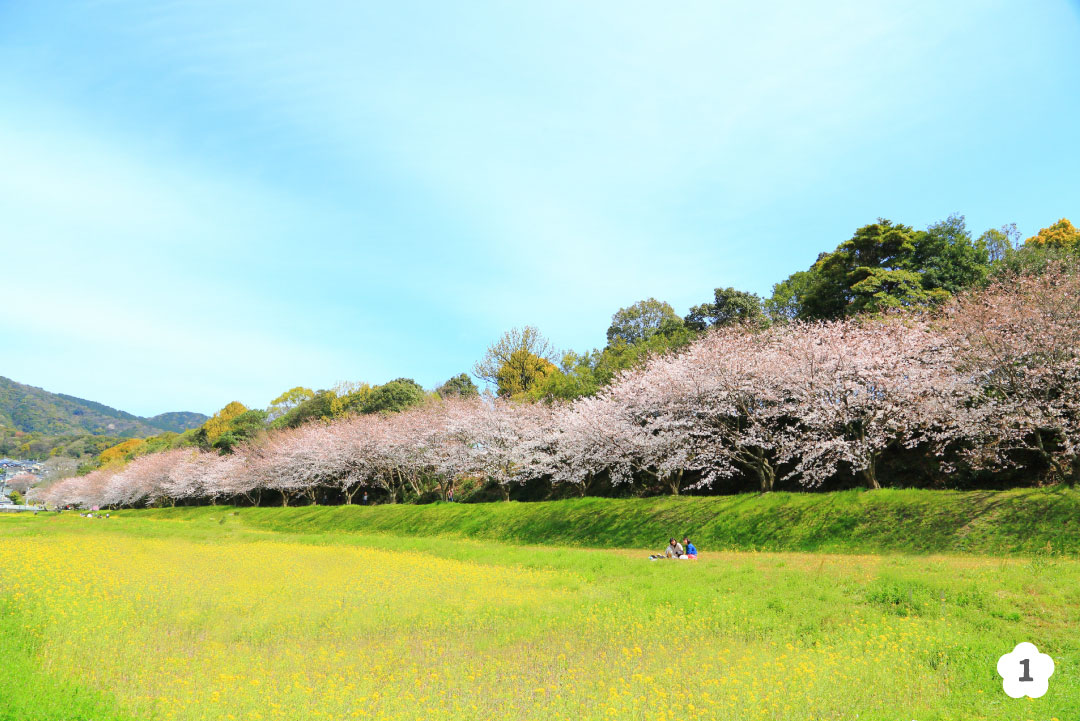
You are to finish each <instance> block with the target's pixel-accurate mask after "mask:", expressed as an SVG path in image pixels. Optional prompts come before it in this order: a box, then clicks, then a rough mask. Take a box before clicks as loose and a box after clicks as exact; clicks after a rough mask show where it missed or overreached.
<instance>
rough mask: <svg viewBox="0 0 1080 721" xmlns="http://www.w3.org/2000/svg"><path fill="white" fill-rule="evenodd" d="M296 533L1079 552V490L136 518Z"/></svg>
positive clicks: (635, 544) (192, 512)
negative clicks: (231, 521) (228, 519)
mask: <svg viewBox="0 0 1080 721" xmlns="http://www.w3.org/2000/svg"><path fill="white" fill-rule="evenodd" d="M226 511H227V512H229V513H232V512H234V511H235V512H236V513H237V514H238V516H236V519H237V520H240V521H241V522H242V523H244V524H245V525H249V526H252V527H256V528H264V529H268V530H275V531H289V532H298V533H326V532H360V533H393V534H399V535H407V536H432V535H446V536H454V537H461V538H474V539H482V540H491V541H496V542H498V541H502V542H506V543H515V544H543V545H564V546H588V547H600V548H604V547H606V548H661V547H662V546H663V545H664V543H665V542H666V539H667V538H669V537H670V536H679V537H680V538H681V537H682V536H684V535H689V536H690V538H691V539H692V540H693V541H694V542H695V543H696V544H697V545H698V547H699V548H701V549H703V550H717V549H738V550H768V551H823V552H835V553H882V552H906V553H978V554H1034V553H1046V552H1048V551H1049V552H1050V553H1053V554H1054V555H1057V554H1077V553H1080V491H1076V490H1071V489H1065V488H1049V489H1022V490H1013V491H994V492H989V491H977V492H976V491H969V492H956V491H927V490H880V491H869V492H867V491H843V492H837V493H821V494H794V493H775V494H769V495H764V496H762V495H757V494H746V495H739V496H721V497H702V498H689V497H683V498H644V499H637V498H635V499H610V498H585V499H581V500H573V501H552V502H545V503H515V502H510V503H485V504H448V503H440V504H433V505H425V506H412V505H399V506H373V507H364V506H306V507H301V508H239V509H232V508H230V509H225V508H223V507H220V506H218V507H204V508H174V509H154V510H146V511H134V512H132V511H128V512H126V513H135V514H137V515H139V516H141V517H143V518H169V519H177V520H183V519H192V520H194V519H197V518H205V517H207V516H222V515H223V514H224V513H225V512H226Z"/></svg>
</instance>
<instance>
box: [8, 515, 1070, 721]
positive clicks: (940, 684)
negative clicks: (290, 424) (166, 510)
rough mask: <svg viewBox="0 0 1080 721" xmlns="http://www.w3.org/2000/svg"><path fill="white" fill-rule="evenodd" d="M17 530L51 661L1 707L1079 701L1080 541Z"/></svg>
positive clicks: (282, 712) (627, 709)
mask: <svg viewBox="0 0 1080 721" xmlns="http://www.w3.org/2000/svg"><path fill="white" fill-rule="evenodd" d="M0 539H2V544H0V545H2V547H3V549H4V561H3V563H2V564H0V611H2V615H3V620H4V623H3V629H2V630H0V655H2V656H3V657H4V658H5V659H8V661H9V663H10V664H12V667H13V668H24V669H27V675H26V676H25V677H19V678H17V679H15V678H12V679H10V680H11V681H12V682H10V683H7V684H6V686H5V689H4V694H3V696H0V718H42V719H60V718H64V719H74V718H87V719H90V718H93V719H97V720H99V721H100V720H101V719H106V718H115V719H183V720H195V719H429V718H448V719H718V718H722V719H747V720H749V719H806V720H809V719H854V718H856V717H857V718H859V719H899V718H903V719H912V718H918V719H1010V720H1012V719H1045V720H1047V721H1049V720H1050V719H1053V718H1066V717H1068V718H1075V717H1076V714H1077V712H1080V684H1078V683H1077V681H1076V675H1075V673H1074V672H1073V669H1075V668H1076V667H1077V664H1078V663H1080V643H1078V641H1077V635H1076V633H1075V631H1076V629H1077V621H1078V609H1080V590H1078V589H1080V562H1078V561H1076V560H1070V559H1064V558H1056V557H1046V558H1043V559H1041V560H1039V559H1036V560H1031V559H1000V558H980V557H922V558H919V557H901V556H897V557H879V556H839V555H824V554H782V553H769V554H766V553H716V554H709V553H708V552H707V551H706V552H705V553H704V554H703V558H702V560H700V561H698V562H696V563H690V562H656V563H651V562H649V561H647V560H645V558H644V553H643V552H631V551H599V550H582V549H567V548H554V547H552V548H545V547H515V546H500V545H496V544H491V543H480V542H475V541H467V540H449V539H443V538H406V537H394V536H364V535H351V534H308V535H295V534H285V533H275V532H268V531H260V530H255V529H251V528H247V527H244V526H243V525H241V524H240V522H239V521H238V520H236V519H235V518H234V517H233V516H232V515H231V514H229V513H224V512H223V514H222V515H221V516H220V517H201V518H199V519H198V520H195V521H181V520H161V519H156V520H149V519H147V518H144V517H140V516H139V514H138V513H137V512H129V513H127V514H120V515H118V516H116V517H113V518H111V519H109V520H103V519H100V520H88V519H85V518H82V517H79V516H77V515H74V514H66V515H62V516H58V517H55V516H54V517H47V518H46V517H40V518H19V519H8V518H2V519H0ZM1024 640H1028V641H1032V642H1034V643H1036V644H1037V645H1038V646H1039V647H1040V649H1041V650H1043V651H1045V652H1047V653H1050V654H1051V655H1053V656H1054V658H1055V660H1056V662H1057V668H1058V675H1056V676H1055V677H1054V679H1053V680H1052V683H1051V686H1050V692H1049V693H1048V694H1047V695H1046V696H1045V697H1043V698H1042V699H1039V700H1035V701H1032V700H1028V699H1024V700H1013V699H1009V698H1007V697H1006V696H1005V695H1004V694H1003V693H1002V690H1001V681H1000V678H998V677H997V675H996V673H995V663H996V660H997V657H998V656H999V655H1000V654H1001V653H1004V652H1006V651H1008V650H1011V649H1012V647H1013V646H1014V645H1015V644H1016V643H1017V642H1019V641H1024ZM80 704H83V705H85V710H83V711H80V710H79V709H84V706H83V705H80ZM50 708H51V709H55V712H50V711H49V709H50ZM50 713H52V714H53V715H50ZM1070 713H1071V715H1068V714H1070Z"/></svg>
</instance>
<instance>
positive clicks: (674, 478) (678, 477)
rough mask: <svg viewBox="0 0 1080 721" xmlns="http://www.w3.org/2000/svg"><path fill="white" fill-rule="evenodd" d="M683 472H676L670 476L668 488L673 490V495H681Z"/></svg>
mask: <svg viewBox="0 0 1080 721" xmlns="http://www.w3.org/2000/svg"><path fill="white" fill-rule="evenodd" d="M682 477H683V472H682V471H681V470H679V471H675V473H673V474H671V475H669V476H668V486H670V488H671V495H673V496H677V495H679V487H680V486H682Z"/></svg>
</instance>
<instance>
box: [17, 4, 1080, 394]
mask: <svg viewBox="0 0 1080 721" xmlns="http://www.w3.org/2000/svg"><path fill="white" fill-rule="evenodd" d="M452 6H456V7H452ZM1078 10H1080V8H1078V4H1077V3H1076V2H1075V0H1073V1H1066V0H1056V1H1050V0H1046V1H1040V0H1033V1H1032V2H1026V3H1015V2H976V3H966V2H952V3H941V2H939V1H938V2H921V1H915V2H905V3H895V2H890V3H877V2H867V1H866V0H857V1H852V2H835V3H829V2H814V3H806V2H796V1H793V2H787V1H772V2H754V3H722V2H695V1H692V0H684V1H683V2H677V3H659V2H632V1H629V2H628V1H627V0H623V1H621V2H591V3H579V2H558V1H555V2H545V3H482V2H476V3H470V4H462V3H434V2H432V3H428V2H410V1H404V2H395V3H354V2H340V3H334V2H316V1H314V0H313V1H310V2H306V3H275V2H270V1H268V0H257V1H251V2H246V1H245V2H238V1H234V0H206V1H203V2H176V3H168V2H165V3H147V2H110V1H106V0H98V1H95V2H63V3H60V2H56V3H53V2H47V1H45V0H35V1H34V2H29V1H26V2H13V1H12V0H7V1H6V2H5V1H3V0H0V218H2V224H0V244H2V255H0V263H2V267H3V274H2V276H0V278H2V281H0V282H2V287H3V290H4V295H5V298H4V301H3V303H2V305H0V332H2V334H3V337H4V350H3V351H2V354H0V359H2V362H0V375H5V376H9V377H12V378H14V379H16V380H19V381H22V382H26V383H31V384H34V385H39V386H43V387H45V388H47V389H49V390H55V391H59V392H65V393H71V394H74V395H79V396H83V397H87V398H91V399H93V400H97V401H100V402H104V403H108V404H110V405H114V406H117V407H120V408H123V409H125V410H129V411H131V412H134V413H140V414H154V413H159V412H163V411H168V410H197V411H203V412H207V413H209V412H212V411H214V410H215V409H217V408H219V407H221V406H222V405H224V404H225V403H226V402H228V401H230V400H233V399H237V400H240V401H242V402H244V403H246V404H248V405H251V406H259V407H262V406H265V405H266V404H267V402H269V401H270V400H271V399H272V398H273V397H274V396H275V395H277V393H279V392H280V391H281V390H284V389H286V388H289V387H292V386H294V385H298V384H302V385H307V386H311V387H328V386H331V385H332V384H334V383H335V382H337V381H341V380H354V381H367V382H371V383H380V382H384V381H386V380H389V379H391V378H394V377H397V376H411V377H413V378H415V379H417V380H418V381H419V382H420V383H422V384H424V385H425V386H428V387H432V386H434V385H436V384H437V383H438V382H440V381H442V380H444V379H446V378H447V377H449V376H450V375H453V374H455V373H459V372H462V371H465V370H468V369H470V368H471V367H472V364H473V362H474V361H475V360H476V359H477V358H478V357H479V356H480V355H481V354H482V352H483V350H484V348H485V347H486V345H487V344H488V343H489V342H490V341H492V340H494V339H495V338H497V337H498V336H499V334H500V333H501V332H502V331H503V330H505V329H507V328H509V327H511V326H514V325H522V324H526V323H530V324H534V325H537V326H539V327H540V328H541V330H542V331H543V332H544V333H545V334H547V335H548V336H549V337H550V338H551V340H552V341H553V343H554V344H555V345H556V346H557V347H560V348H577V349H585V348H589V347H593V346H597V345H601V344H602V343H603V340H604V331H605V329H606V328H607V325H608V322H609V320H610V316H611V314H612V312H614V311H615V310H616V309H618V308H619V307H620V306H624V305H628V304H630V303H632V302H634V301H636V300H639V299H641V298H645V297H649V296H654V297H657V298H661V299H664V300H667V301H668V302H670V303H671V304H672V305H674V306H675V308H676V310H677V311H679V312H685V311H686V310H687V308H688V307H689V306H690V305H693V304H696V303H700V302H702V301H704V300H706V299H707V298H708V297H709V296H710V294H711V291H712V289H713V288H714V287H716V286H736V287H738V288H742V289H746V290H752V291H755V292H758V293H761V294H768V292H769V291H770V289H771V287H772V284H773V283H775V282H777V281H779V280H781V279H783V278H784V277H786V276H787V275H789V274H790V273H792V272H793V271H796V270H800V269H804V268H806V267H807V266H808V265H809V264H810V263H811V262H812V261H813V259H814V258H815V257H816V255H817V254H818V252H820V251H822V250H829V249H832V248H833V247H835V246H836V244H837V243H839V242H841V241H843V240H845V239H846V238H848V237H850V235H851V232H852V231H853V230H854V229H855V228H856V227H858V226H859V225H863V224H865V223H867V222H871V221H872V220H873V219H874V218H876V217H878V216H884V217H889V218H892V219H893V220H897V221H901V222H904V223H908V224H910V225H915V226H917V227H924V226H926V225H927V224H929V223H931V222H934V221H936V220H940V219H942V218H944V217H945V216H947V215H948V214H949V213H952V212H960V213H963V214H965V215H966V216H967V219H968V225H969V227H970V228H971V229H972V230H974V231H975V232H976V233H978V232H981V231H982V230H984V229H986V228H988V227H996V226H1000V225H1001V224H1003V223H1008V222H1015V223H1017V224H1018V225H1019V227H1020V230H1021V231H1022V232H1023V233H1024V235H1025V236H1027V235H1030V234H1033V233H1034V232H1035V231H1037V230H1038V229H1039V228H1040V227H1043V226H1046V225H1049V224H1050V223H1052V222H1054V221H1056V220H1057V219H1058V218H1060V217H1062V216H1070V215H1071V216H1072V217H1073V219H1074V220H1078V218H1077V217H1076V216H1078V215H1080V208H1078V207H1077V199H1078V198H1080V173H1078V172H1077V160H1078V158H1080V131H1078V130H1077V123H1078V120H1077V118H1080V11H1078Z"/></svg>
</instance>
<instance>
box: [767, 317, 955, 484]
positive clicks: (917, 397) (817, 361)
mask: <svg viewBox="0 0 1080 721" xmlns="http://www.w3.org/2000/svg"><path fill="white" fill-rule="evenodd" d="M777 347H778V348H779V349H781V350H782V353H781V356H782V362H781V363H779V364H777V366H776V368H775V371H776V374H777V375H776V381H777V382H778V383H780V384H781V385H782V393H783V394H785V396H786V397H787V398H788V399H789V400H788V401H787V402H788V403H789V404H791V413H792V414H793V416H794V423H792V424H791V425H790V427H789V430H788V433H789V434H790V435H789V438H788V441H787V442H786V443H784V451H783V457H782V460H783V461H791V462H793V463H794V467H793V470H792V471H791V473H790V474H789V475H792V476H796V477H798V479H799V482H800V483H802V484H803V485H806V486H810V487H817V486H820V485H821V484H822V483H823V482H824V481H825V480H827V479H828V478H830V477H831V476H833V475H835V474H836V473H837V470H838V466H839V465H840V464H845V465H846V466H847V467H848V468H849V469H850V470H851V471H852V472H854V473H855V474H857V475H858V476H860V477H861V478H862V479H863V481H864V482H865V483H866V485H867V486H868V487H870V488H880V486H881V484H880V481H879V480H878V474H877V470H878V469H877V466H878V461H879V460H880V458H881V456H882V454H883V453H884V452H885V451H886V450H887V449H889V448H893V447H898V446H902V447H907V448H911V447H914V446H916V445H919V444H921V443H928V444H929V443H933V442H934V441H935V440H936V439H937V438H939V437H941V436H942V435H943V431H942V428H945V427H948V426H949V425H950V424H952V423H954V416H955V410H956V408H957V402H958V400H959V399H962V398H963V397H964V395H965V394H966V393H965V391H964V382H963V381H964V379H963V378H962V377H961V376H960V375H959V374H957V373H955V371H954V369H953V368H952V367H951V363H950V361H951V355H950V353H949V349H948V348H947V347H946V346H945V344H943V343H942V341H941V338H940V336H939V335H937V334H935V333H933V332H931V329H930V328H929V327H928V326H927V324H926V323H925V322H923V321H922V320H920V319H918V318H915V317H901V318H898V319H895V320H889V321H881V322H875V321H853V320H846V321H834V322H821V323H805V324H793V325H791V326H789V327H788V328H786V329H785V330H784V331H783V333H782V335H781V337H780V338H779V343H778V344H777Z"/></svg>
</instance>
